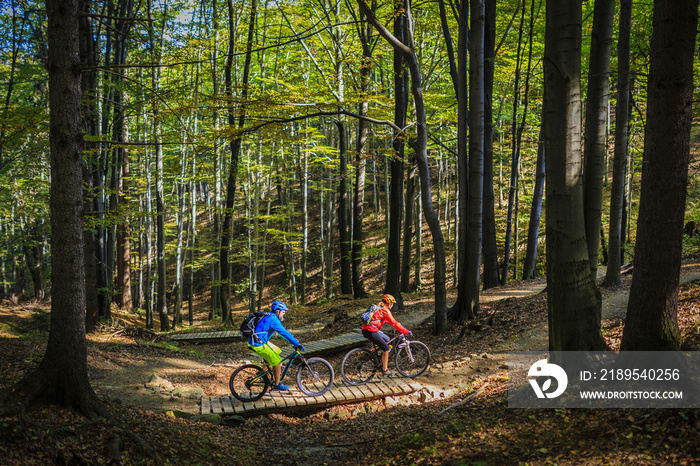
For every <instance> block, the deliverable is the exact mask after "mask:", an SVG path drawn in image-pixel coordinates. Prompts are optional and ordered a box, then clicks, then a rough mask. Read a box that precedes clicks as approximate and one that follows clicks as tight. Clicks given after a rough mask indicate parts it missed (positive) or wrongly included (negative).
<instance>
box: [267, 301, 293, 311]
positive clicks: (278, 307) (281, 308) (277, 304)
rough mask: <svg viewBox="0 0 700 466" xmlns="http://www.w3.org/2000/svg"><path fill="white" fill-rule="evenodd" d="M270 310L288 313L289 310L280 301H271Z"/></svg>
mask: <svg viewBox="0 0 700 466" xmlns="http://www.w3.org/2000/svg"><path fill="white" fill-rule="evenodd" d="M270 308H271V309H272V310H273V311H274V312H277V311H288V310H289V308H288V307H287V305H286V304H284V303H283V302H282V301H272V304H270Z"/></svg>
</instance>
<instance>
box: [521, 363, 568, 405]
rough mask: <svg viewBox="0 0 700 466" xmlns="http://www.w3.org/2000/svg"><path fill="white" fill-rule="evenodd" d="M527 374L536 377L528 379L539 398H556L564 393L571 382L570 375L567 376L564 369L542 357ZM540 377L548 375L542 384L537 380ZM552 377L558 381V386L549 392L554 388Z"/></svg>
mask: <svg viewBox="0 0 700 466" xmlns="http://www.w3.org/2000/svg"><path fill="white" fill-rule="evenodd" d="M527 375H528V377H535V378H534V379H528V381H529V382H530V385H531V386H532V389H533V390H534V391H535V394H536V395H537V398H556V397H558V396H559V395H561V394H562V393H564V390H566V386H567V385H568V383H569V377H567V375H566V372H565V371H564V369H562V368H561V367H560V366H558V365H556V364H551V363H548V362H547V360H546V359H540V360H539V361H537V362H535V363H534V364H533V365H532V366H530V370H529V371H528V372H527ZM539 377H547V379H546V380H545V381H544V383H543V384H542V386H540V384H539V383H538V382H537V379H538V378H539ZM552 378H554V379H555V380H556V381H557V386H556V390H554V391H552V392H549V390H550V389H552Z"/></svg>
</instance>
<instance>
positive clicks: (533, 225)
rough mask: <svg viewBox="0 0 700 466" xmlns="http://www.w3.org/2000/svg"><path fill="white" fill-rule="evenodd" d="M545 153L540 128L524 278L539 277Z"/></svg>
mask: <svg viewBox="0 0 700 466" xmlns="http://www.w3.org/2000/svg"><path fill="white" fill-rule="evenodd" d="M545 155H546V154H545V153H544V143H543V141H542V130H541V129H540V141H539V144H538V147H537V162H536V167H535V188H534V190H533V194H532V204H531V206H530V223H529V226H528V229H527V249H526V251H525V262H524V263H523V280H532V279H535V278H537V243H538V241H539V236H540V219H541V217H542V194H543V193H544V179H545V169H544V167H545Z"/></svg>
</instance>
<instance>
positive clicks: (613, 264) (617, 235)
mask: <svg viewBox="0 0 700 466" xmlns="http://www.w3.org/2000/svg"><path fill="white" fill-rule="evenodd" d="M631 24H632V0H621V1H620V27H619V32H618V42H617V104H616V106H615V155H614V159H613V180H612V187H611V189H610V225H609V233H608V250H609V251H610V254H609V257H608V266H607V269H606V272H605V280H604V281H603V286H616V285H619V284H620V283H621V282H622V276H621V274H620V268H621V266H622V254H621V251H622V231H623V227H624V216H623V213H622V212H623V205H624V201H625V184H626V183H625V181H626V179H627V157H628V150H627V149H628V148H627V146H628V141H627V138H628V133H629V104H630V30H631Z"/></svg>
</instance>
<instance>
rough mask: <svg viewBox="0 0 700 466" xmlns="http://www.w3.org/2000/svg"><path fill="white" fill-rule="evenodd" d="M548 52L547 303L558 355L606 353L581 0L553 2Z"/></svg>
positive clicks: (552, 344) (551, 342)
mask: <svg viewBox="0 0 700 466" xmlns="http://www.w3.org/2000/svg"><path fill="white" fill-rule="evenodd" d="M546 22H547V23H546V32H545V51H544V106H543V112H544V113H543V120H544V143H545V153H546V154H547V157H546V171H547V174H546V177H547V180H546V196H547V203H546V209H547V211H546V227H547V291H548V293H547V304H548V316H549V349H550V350H551V351H591V350H592V351H598V350H603V349H605V348H606V344H605V341H604V340H603V337H602V334H601V329H600V318H601V303H602V300H601V296H600V291H599V290H598V288H597V287H596V283H595V280H594V279H593V276H592V275H591V269H590V267H589V265H588V248H587V247H586V232H585V223H584V218H583V185H582V170H581V163H582V162H581V95H580V82H581V0H577V1H575V2H573V5H572V4H571V2H569V3H564V2H548V3H547V14H546Z"/></svg>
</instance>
